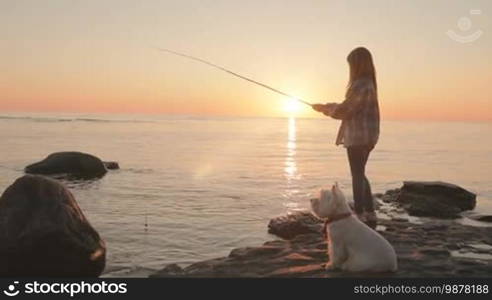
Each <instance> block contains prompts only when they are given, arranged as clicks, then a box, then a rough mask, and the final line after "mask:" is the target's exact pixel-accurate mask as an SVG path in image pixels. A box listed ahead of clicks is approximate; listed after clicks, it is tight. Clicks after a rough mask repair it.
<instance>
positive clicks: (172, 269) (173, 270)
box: [149, 264, 184, 278]
mask: <svg viewBox="0 0 492 300" xmlns="http://www.w3.org/2000/svg"><path fill="white" fill-rule="evenodd" d="M183 275H184V270H183V269H182V268H181V267H180V266H179V265H177V264H170V265H167V266H166V267H165V268H164V269H162V270H160V271H159V272H157V273H155V274H152V275H151V276H149V277H151V278H152V277H181V276H183Z"/></svg>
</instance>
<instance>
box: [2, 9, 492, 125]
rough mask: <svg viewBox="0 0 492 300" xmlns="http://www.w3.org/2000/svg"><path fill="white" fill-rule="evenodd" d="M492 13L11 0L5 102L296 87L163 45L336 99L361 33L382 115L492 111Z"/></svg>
mask: <svg viewBox="0 0 492 300" xmlns="http://www.w3.org/2000/svg"><path fill="white" fill-rule="evenodd" d="M477 10H479V11H478V12H479V13H477ZM491 14H492V2H491V1H490V0H481V1H477V0H472V1H467V0H459V1H454V0H436V1H428V0H426V1H424V0H418V1H394V0H367V1H363V0H350V1H347V0H343V1H342V0H340V1H329V0H324V1H321V0H320V1H298V0H292V1H288V0H283V1H276V0H275V1H273V0H268V1H266V0H249V1H237V0H196V1H189V0H179V1H178V0H176V1H170V0H169V1H164V0H162V1H150V0H146V1H134V0H131V1H129V0H103V1H100V0H97V1H96V0H84V1H82V0H80V1H78V0H77V1H75V0H74V1H67V0H63V1H62V0H60V1H55V0H45V1H35V0H33V1H21V0H16V1H13V0H10V1H9V0H2V1H0V36H1V40H0V51H1V52H0V57H1V58H0V67H1V72H0V113H10V112H81V113H125V114H127V113H138V114H142V113H151V114H165V113H172V114H199V115H233V116H235V115H238V116H285V115H287V114H288V112H286V103H288V99H287V98H286V97H283V96H280V95H277V94H274V93H272V92H270V91H268V90H265V89H263V88H260V87H257V86H254V85H251V84H250V83H248V82H245V81H242V80H240V79H237V78H234V77H232V76H230V75H228V74H226V73H222V72H220V71H217V70H215V69H213V68H210V67H208V66H205V65H201V64H197V63H195V62H192V61H189V60H186V59H183V58H180V57H176V56H172V55H168V54H165V53H162V52H158V51H156V50H155V49H154V48H153V47H154V46H157V47H165V48H171V49H175V50H177V51H182V52H185V53H188V54H191V55H194V56H199V57H202V58H204V59H207V60H210V61H213V62H215V63H217V64H220V65H223V66H225V67H227V68H230V69H232V70H234V71H236V72H238V73H241V74H244V75H246V76H250V77H252V78H255V79H256V80H258V81H262V82H265V83H267V84H269V85H272V86H274V87H276V88H278V89H280V90H283V91H285V92H287V93H290V94H293V95H295V96H297V97H300V98H303V99H306V100H308V101H311V102H333V101H341V100H343V96H344V88H345V85H346V83H347V77H348V66H347V63H346V56H347V54H348V52H349V51H350V50H351V49H353V48H354V47H356V46H360V45H363V46H366V47H367V48H369V49H370V50H371V51H372V52H373V55H374V58H375V63H376V68H377V72H378V80H379V92H380V95H379V96H380V105H381V111H382V115H383V118H386V119H425V120H469V121H492V92H491V89H492V83H491V79H492V18H491ZM460 18H461V23H460V26H458V24H457V23H458V20H460ZM467 20H469V21H471V23H467ZM448 30H454V32H455V33H456V34H458V35H460V36H463V37H467V36H472V35H473V34H474V33H475V32H476V31H478V30H480V31H481V32H482V34H481V36H479V37H478V38H477V39H476V40H474V41H472V42H469V43H460V42H458V41H456V40H455V39H453V38H451V37H449V36H448V35H447V34H446V32H447V31H448ZM297 114H298V115H299V116H303V117H311V116H312V117H314V116H318V114H317V113H314V112H311V111H310V110H309V109H307V108H306V109H303V110H302V111H300V112H298V113H297Z"/></svg>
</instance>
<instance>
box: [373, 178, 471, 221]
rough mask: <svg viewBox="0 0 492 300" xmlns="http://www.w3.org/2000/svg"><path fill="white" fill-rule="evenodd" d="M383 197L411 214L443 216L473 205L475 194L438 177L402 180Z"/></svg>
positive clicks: (451, 216)
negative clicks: (401, 185)
mask: <svg viewBox="0 0 492 300" xmlns="http://www.w3.org/2000/svg"><path fill="white" fill-rule="evenodd" d="M382 198H383V201H386V202H395V203H396V204H397V205H399V206H401V207H403V208H404V209H405V210H406V211H407V212H408V214H410V215H412V216H418V217H436V218H444V219H451V218H458V217H460V213H461V212H463V211H466V210H472V209H474V208H475V205H476V195H475V194H473V193H471V192H469V191H467V190H465V189H464V188H461V187H459V186H457V185H454V184H451V183H445V182H439V181H429V182H427V181H405V182H404V183H403V187H401V188H400V189H396V190H392V191H388V192H386V194H385V195H383V197H382Z"/></svg>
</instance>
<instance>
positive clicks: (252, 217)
mask: <svg viewBox="0 0 492 300" xmlns="http://www.w3.org/2000/svg"><path fill="white" fill-rule="evenodd" d="M338 126H339V123H338V121H335V120H331V119H329V118H326V119H303V118H294V117H290V118H238V117H197V116H179V115H173V116H170V115H159V116H157V115H153V116H146V115H96V114H20V113H16V114H13V113H0V153H1V155H0V192H3V190H5V189H6V188H7V187H8V186H9V185H10V184H12V183H13V181H14V180H15V179H16V178H18V177H20V176H22V175H23V169H24V167H25V166H26V165H28V164H30V163H33V162H36V161H39V160H41V159H43V158H45V157H46V156H47V155H49V154H50V153H53V152H59V151H82V152H87V153H91V154H93V155H96V156H98V157H100V158H101V159H103V160H108V161H117V162H119V164H120V167H121V169H120V170H116V171H110V172H109V173H108V174H107V175H106V176H105V177H104V178H102V179H99V180H93V181H79V182H63V183H64V184H65V185H66V186H67V187H68V188H69V189H70V190H71V191H72V193H73V194H74V196H75V198H76V200H77V202H78V204H79V205H80V207H81V208H82V210H83V212H84V214H85V216H86V217H87V218H88V219H89V221H90V222H91V224H92V225H93V227H94V228H96V230H97V231H98V232H99V233H100V235H101V236H102V237H103V239H104V240H105V242H106V245H107V249H108V253H107V266H106V270H105V273H104V276H106V277H111V276H132V277H140V276H142V277H144V276H147V275H149V274H151V273H152V272H154V271H155V270H158V269H160V268H162V267H164V266H165V265H166V264H169V263H178V264H181V265H183V266H184V265H187V264H190V263H193V262H196V261H199V260H204V259H210V258H215V257H219V256H225V255H227V254H228V253H229V252H230V251H231V249H233V248H237V247H242V246H254V245H261V244H262V243H263V242H265V241H267V240H270V239H273V238H274V237H273V236H270V235H269V234H268V233H267V224H268V221H269V220H270V219H271V218H273V217H276V216H279V215H284V214H286V213H289V212H293V211H298V210H306V209H309V205H308V204H309V201H308V200H309V199H310V198H311V197H313V195H315V194H316V192H317V191H318V190H319V189H320V188H322V187H329V186H331V185H332V184H333V183H335V182H338V183H339V185H340V186H341V187H342V189H343V191H344V192H345V194H346V195H347V197H349V198H350V197H351V194H352V191H351V177H350V170H349V166H348V161H347V157H346V151H345V149H344V148H343V147H340V146H338V147H337V146H335V137H336V133H337V129H338ZM491 137H492V123H486V122H484V123H478V122H477V123H472V122H466V123H465V122H423V121H384V122H382V124H381V137H380V141H379V143H378V145H377V146H376V148H375V149H374V151H373V152H372V153H371V157H370V159H369V163H368V165H367V175H368V178H369V180H370V181H371V183H372V188H373V192H374V193H383V192H385V191H386V190H388V189H393V188H398V187H400V186H401V185H402V182H403V181H405V180H431V181H445V182H450V183H454V184H457V185H459V186H462V187H464V188H466V189H468V190H470V191H472V192H474V193H476V194H477V207H476V209H475V210H476V212H478V213H482V214H491V213H492V182H491V181H492V180H491V178H492V177H491V175H492V139H491Z"/></svg>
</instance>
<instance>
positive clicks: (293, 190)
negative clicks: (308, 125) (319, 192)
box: [284, 117, 300, 210]
mask: <svg viewBox="0 0 492 300" xmlns="http://www.w3.org/2000/svg"><path fill="white" fill-rule="evenodd" d="M296 133H297V127H296V119H295V118H294V117H291V118H289V119H288V128H287V145H286V147H287V153H286V156H285V163H284V176H285V179H286V181H287V187H286V189H285V192H284V197H285V199H286V200H287V201H286V202H285V203H284V205H285V207H287V208H288V209H289V210H296V209H298V208H299V203H298V202H297V199H296V198H297V197H296V195H297V194H299V186H298V182H297V181H298V180H299V178H300V176H299V173H298V169H297V162H296V148H297V143H296V141H297V138H296Z"/></svg>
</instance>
